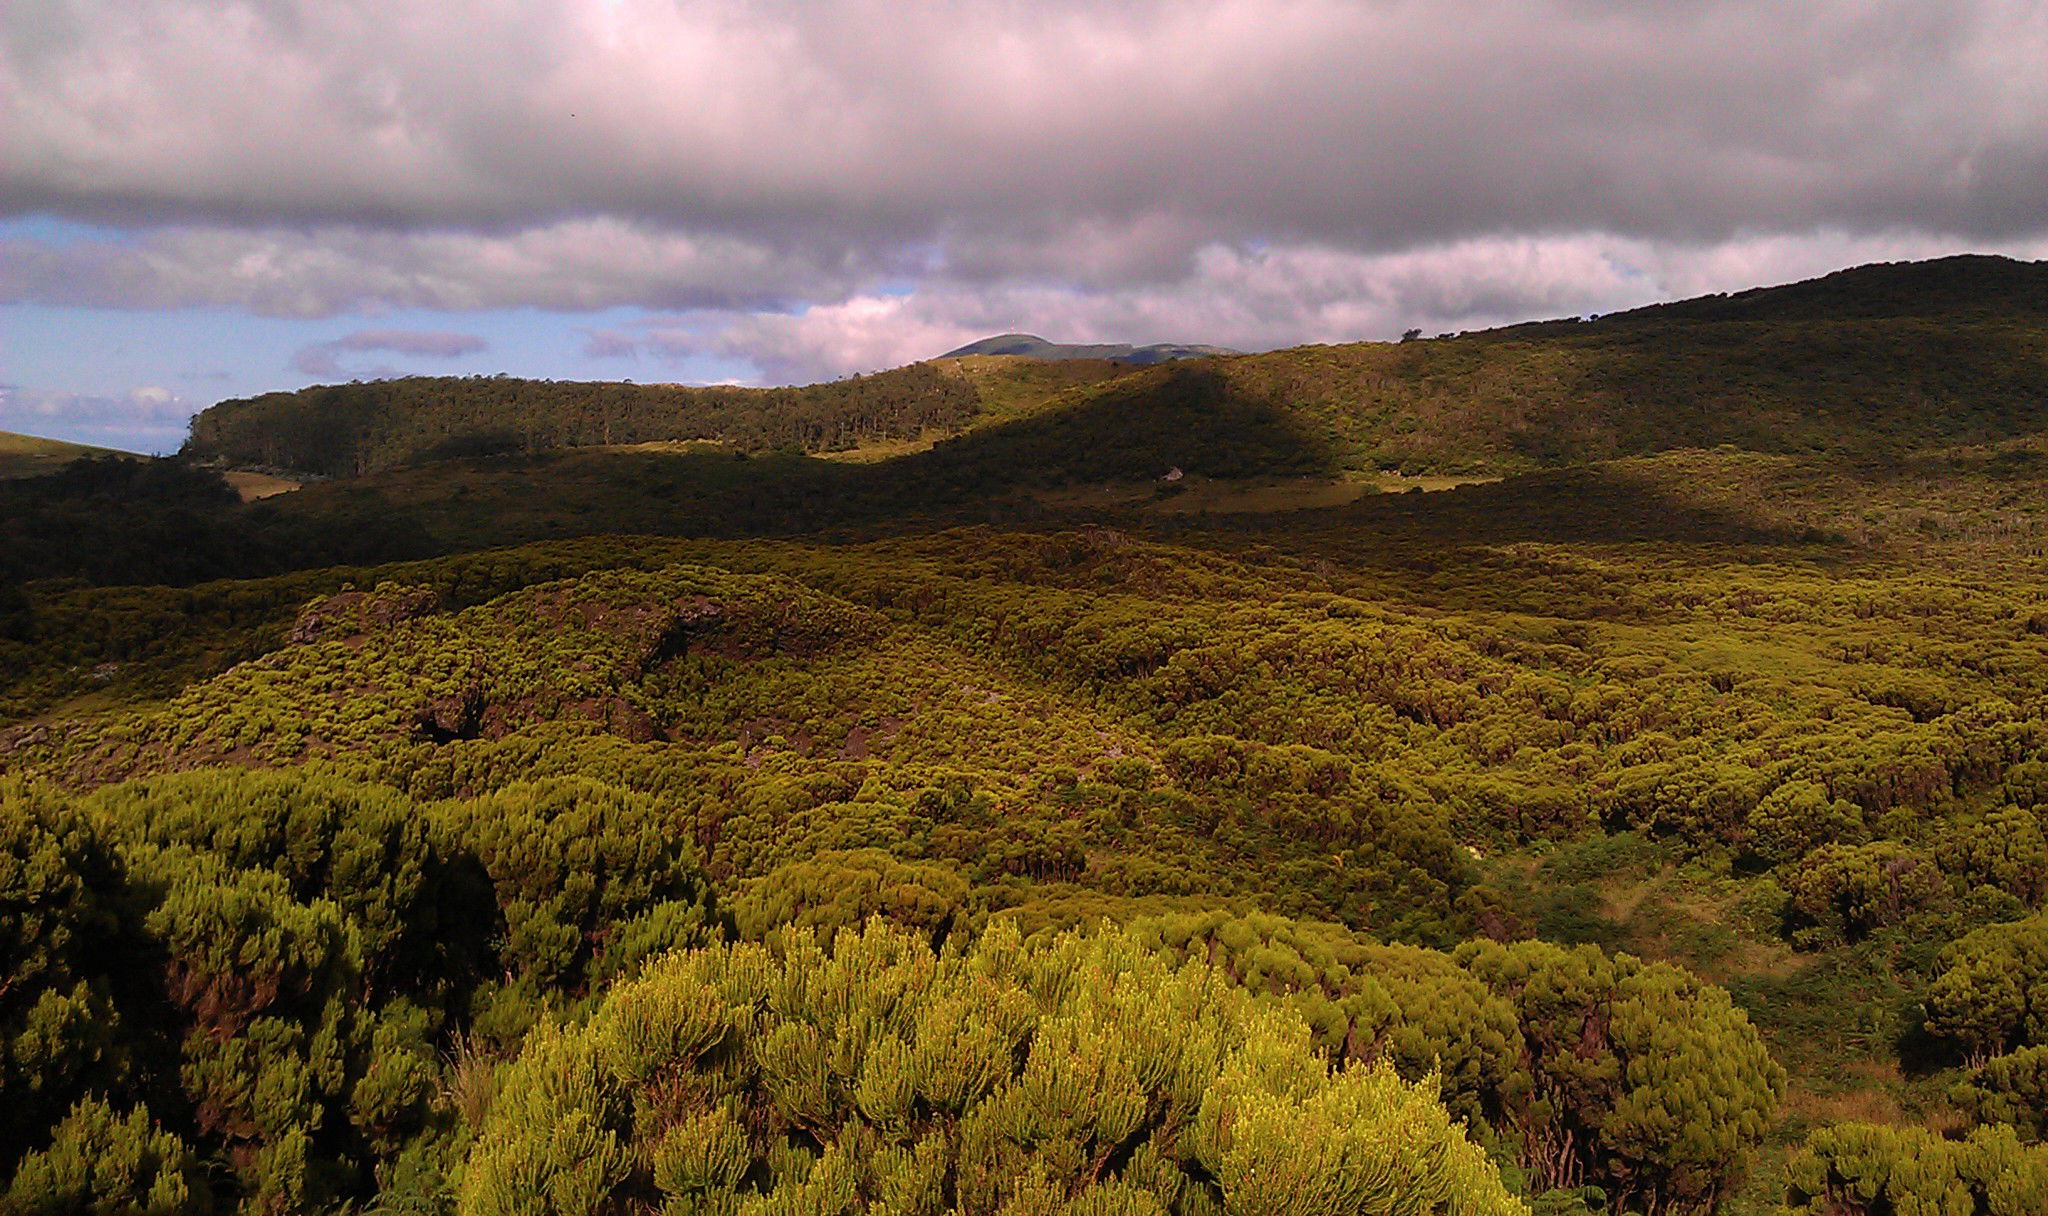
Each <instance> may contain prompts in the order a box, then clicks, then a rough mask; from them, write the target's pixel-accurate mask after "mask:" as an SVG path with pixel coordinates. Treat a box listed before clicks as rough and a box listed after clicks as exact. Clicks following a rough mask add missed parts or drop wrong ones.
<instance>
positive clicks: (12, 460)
mask: <svg viewBox="0 0 2048 1216" xmlns="http://www.w3.org/2000/svg"><path fill="white" fill-rule="evenodd" d="M84 456H125V457H132V456H134V453H132V452H120V451H116V450H114V449H113V448H96V447H91V446H89V445H87V444H83V443H69V442H66V441H65V440H62V439H44V438H41V437H40V436H36V435H17V434H15V433H14V432H12V431H0V480H4V479H8V478H15V477H40V476H42V475H43V474H45V473H54V472H56V471H57V470H58V469H61V468H63V467H64V466H65V465H67V464H70V463H71V462H72V461H74V460H77V459H79V458H81V457H84Z"/></svg>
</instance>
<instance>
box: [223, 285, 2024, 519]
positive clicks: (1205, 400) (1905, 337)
mask: <svg viewBox="0 0 2048 1216" xmlns="http://www.w3.org/2000/svg"><path fill="white" fill-rule="evenodd" d="M2044 299H2048V266H2044V265H2042V264H2039V263H2023V262H2014V261H2010V260H2008V259H2002V258H1952V259H1946V260H1943V261H1938V262H1926V263H1915V264H1906V265H1899V266H1874V267H1865V268H1861V269H1859V270H1855V271H1845V272H1842V273H1840V274H1836V275H1831V276H1829V277H1827V278H1825V279H1819V280H1815V281H1812V282H1809V283H1801V284H1794V285H1792V286H1788V287H1775V288H1764V289H1759V290H1756V291H1751V292H1743V293H1740V294H1738V295H1734V296H1726V297H1720V296H1716V297H1707V298H1704V299H1699V300H1692V301H1686V302H1682V303H1677V304H1670V305H1661V306H1657V307H1653V308H1647V309H1640V310H1637V311H1634V312H1628V313H1619V314H1614V315H1611V316H1608V317H1603V318H1600V319H1599V320H1597V321H1592V322H1552V323H1545V324H1537V325H1525V326H1515V327H1510V328H1507V329H1502V330H1496V331H1490V332H1486V333H1478V334H1469V335H1462V336H1458V337H1447V338H1438V339H1430V340H1423V341H1414V342H1402V343H1358V344H1352V345H1346V346H1327V347H1300V348H1295V349H1291V350H1282V351H1274V352H1271V353H1269V354H1263V355H1245V356H1216V357H1211V358H1205V359H1196V360H1181V361H1174V362H1171V363H1167V364H1163V365H1159V366H1155V367H1151V368H1149V369H1145V370H1142V371H1137V372H1131V371H1130V370H1129V369H1128V368H1125V367H1122V366H1118V365H1112V364H1110V363H1106V362H1101V361H1087V360H1081V361H1071V362H1057V361H1047V360H1031V359H1018V358H999V359H989V358H987V357H986V356H984V357H981V358H978V359H967V360H961V361H941V362H937V363H927V364H914V365H912V366H910V367H906V368H900V369H897V370H896V371H892V372H884V373H881V374H878V375H876V376H871V377H865V378H857V379H855V380H852V381H841V382H835V383H833V384H825V385H813V386H811V387H808V388H801V389H680V388H674V387H663V386H633V385H618V384H552V383H549V384H536V383H533V382H525V381H515V380H508V379H502V378H500V379H481V378H479V379H470V380H447V379H440V380H435V379H410V380H399V381H385V382H377V383H372V384H360V385H339V386H330V387H323V388H314V389H307V390H303V391H301V392H299V393H277V394H269V395H267V396H264V397H259V398H254V399H251V400H247V401H231V402H223V403H221V404H220V405H217V406H214V407H213V408H212V409H210V410H207V411H206V412H204V413H203V414H201V415H200V416H199V417H198V418H197V419H195V420H194V423H193V433H192V438H191V440H190V442H189V443H188V444H187V446H186V451H187V453H188V454H189V455H192V456H195V457H200V458H206V459H223V460H227V461H229V462H236V463H250V464H261V465H268V466H278V467H288V468H296V469H302V470H305V471H308V472H315V473H327V474H342V475H347V474H355V473H363V472H374V471H380V470H386V469H391V468H396V467H401V466H406V465H413V464H418V463H420V462H422V461H427V460H433V459H440V458H446V457H454V456H464V455H483V454H490V453H504V452H520V453H533V452H536V451H541V450H547V449H553V448H559V447H565V446H588V445H593V444H608V443H627V444H630V443H641V442H648V441H661V440H670V441H673V440H688V439H716V440H718V441H720V442H722V443H724V444H726V445H728V446H730V447H732V448H734V449H736V450H740V451H749V452H760V451H766V450H771V449H785V450H801V451H805V452H812V453H819V452H829V451H839V450H845V449H857V448H859V447H862V446H863V445H872V444H882V445H885V446H886V445H888V444H889V443H890V442H891V441H903V440H915V439H924V438H929V437H932V436H946V435H959V434H963V433H966V434H971V435H974V436H976V437H977V439H978V441H979V443H978V446H977V447H976V449H975V450H976V452H977V453H979V454H984V455H985V456H986V457H987V459H988V460H989V461H990V462H992V463H999V464H1001V465H1004V466H1008V467H1028V468H1030V469H1032V470H1034V472H1033V476H1034V477H1035V478H1037V479H1038V480H1040V481H1042V482H1047V481H1086V480H1097V479H1109V478H1124V479H1130V478H1149V477H1156V476H1159V475H1161V474H1163V473H1165V472H1166V471H1167V470H1168V469H1170V468H1173V467H1181V468H1183V469H1184V470H1186V471H1188V472H1200V473H1204V474H1209V475H1215V476H1242V475H1245V474H1246V473H1248V472H1254V471H1258V472H1284V471H1297V472H1307V471H1318V472H1328V473H1336V472H1343V471H1352V472H1372V471H1377V470H1397V471H1400V472H1403V473H1407V474H1499V473H1504V472H1516V471H1525V470H1530V469H1537V468H1547V467H1558V466H1562V465H1570V464H1577V463H1583V462H1586V461H1593V460H1607V459H1613V458H1615V457H1621V456H1637V455H1647V454H1650V453H1654V452H1660V451H1667V450H1671V449H1674V448H1687V447H1711V446H1714V445H1717V444H1723V443H1729V444H1735V445H1737V446H1740V447H1743V448H1747V449H1749V450H1753V451H1761V452H1778V453H1800V452H1827V453H1839V454H1844V455H1851V456H1854V455H1862V454H1873V453H1879V452H1887V451H1889V452H1900V451H1909V450H1912V449H1914V448H1917V447H1923V446H1927V445H1930V444H1945V443H1946V444H1953V443H1985V442H1992V441H1996V440H1999V439H2005V438H2011V437H2014V436H2019V435H2026V434H2031V433H2033V432H2034V431H2036V430H2039V429H2040V428H2041V427H2042V426H2043V425H2044V423H2048V305H2044V304H2043V303H2042V301H2043V300H2044ZM1027 336H1028V335H1027ZM966 364H979V365H980V366H979V367H978V368H977V369H976V370H973V371H971V372H970V371H969V370H968V369H967V368H966V367H965V365H966ZM998 403H1000V406H998ZM1020 416H1022V417H1023V419H1028V420H1022V419H1020ZM892 450H896V449H892ZM959 458H965V457H959Z"/></svg>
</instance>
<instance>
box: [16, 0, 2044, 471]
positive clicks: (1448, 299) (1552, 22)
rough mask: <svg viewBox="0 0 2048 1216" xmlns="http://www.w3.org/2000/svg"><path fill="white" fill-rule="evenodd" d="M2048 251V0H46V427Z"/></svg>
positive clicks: (1599, 301) (1419, 322)
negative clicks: (321, 389)
mask: <svg viewBox="0 0 2048 1216" xmlns="http://www.w3.org/2000/svg"><path fill="white" fill-rule="evenodd" d="M1965 251H1975V252H1993V253H2005V254H2010V255H2012V256H2017V257H2025V258H2037V259H2038V258H2044V257H2048V0H1943V2H1942V3H1939V4H1929V3H1927V2H1926V0H1801V2H1800V3H1797V4H1787V3H1784V0H1657V2H1655V3H1643V2H1642V0H1499V2H1493V0H1344V2H1338V0H1028V2H1027V0H943V2H942V0H716V2H712V0H489V2H487V0H436V2H434V3H428V4H422V3H419V2H418V0H264V2H252V0H241V2H238V0H119V2H118V3H117V2H115V0H7V3H6V4H5V5H4V6H0V430H16V431H25V432H29V433H32V434H41V435H51V436H56V437H60V438H69V439H75V440H79V441H83V442H91V443H101V444H106V445H109V446H116V447H124V448H130V449H133V450H138V451H171V450H174V449H175V448H176V447H177V445H178V444H179V443H180V442H181V441H182V439H183V437H184V434H185V424H186V420H187V419H188V418H189V416H190V415H191V414H192V413H193V412H194V411H195V410H198V409H201V408H203V407H205V406H206V405H209V404H211V403H213V402H214V401H217V400H220V399H223V398H227V397H235V396H246V395H250V394H253V393H258V392H266V391H271V390H275V389H291V388H298V387H301V386H304V385H307V384H312V383H321V382H333V381H342V380H351V379H370V378H376V377H381V376H392V375H413V374H458V375H469V374H495V373H498V372H509V373H511V374H514V375H521V376H539V377H551V378H557V379H571V378H573V379H633V380H638V381H641V382H643V383H644V382H656V381H659V382H670V381H674V382H685V383H713V382H739V383H752V384H775V383H799V382H809V381H815V380H821V379H830V378H833V377H836V376H841V375H846V374H849V373H852V372H856V371H870V370H874V369H878V368H883V367H890V366H896V365H899V364H902V363H906V362H910V361H913V360H916V359H920V358H928V357H930V356H933V355H936V354H939V353H941V352H943V351H945V350H947V349H950V348H952V347H954V346H957V345H961V344H963V343H965V342H968V341H971V340H973V339H975V338H979V337H983V336H986V335H988V334H992V333H1000V332H1005V331H1012V330H1023V331H1028V332H1032V333H1037V334H1040V335H1042V336H1045V337H1048V338H1051V339H1053V340H1055V341H1070V342H1134V343H1148V342H1158V341H1174V342H1201V343H1214V344H1219V345H1224V346H1230V347H1235V348H1238V349H1243V350H1262V349H1271V348H1275V347H1281V346H1291V345H1296V344H1300V343H1307V342H1344V341H1359V340H1368V339H1372V340H1379V339H1387V338H1392V337H1395V336H1397V335H1398V334H1400V333H1401V332H1402V331H1404V330H1406V329H1409V328H1420V329H1423V330H1424V331H1426V332H1430V333H1435V332H1443V331H1456V330H1465V329H1477V328H1482V327H1485V326H1489V325H1494V324H1500V323H1505V322H1511V321H1516V320H1525V319H1532V318H1539V317H1558V316H1571V315H1585V314H1591V313H1601V312H1608V311H1613V310H1615V309H1619V308H1625V307H1631V306H1635V305H1639V304H1644V303H1649V302H1653V301H1656V300H1664V299H1674V298H1682V297H1685V296H1692V295H1699V294H1702V293H1705V292H1711V291H1732V290H1740V289H1742V288H1745V287H1750V286H1755V285H1759V284H1767V283H1779V282H1790V281H1794V280H1797V279H1801V278H1808V277H1812V276H1814V275H1817V274H1822V273H1826V272H1827V271H1830V270H1835V269H1840V268H1842V267H1845V266H1851V265H1858V264H1862V263H1866V262H1872V261H1894V260H1900V259H1909V258H1923V257H1933V256H1940V255H1943V254H1948V253H1957V252H1965Z"/></svg>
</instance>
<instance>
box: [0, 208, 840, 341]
mask: <svg viewBox="0 0 2048 1216" xmlns="http://www.w3.org/2000/svg"><path fill="white" fill-rule="evenodd" d="M852 281H853V278H852V277H850V276H849V274H848V273H847V270H846V267H845V265H844V262H843V259H842V261H841V262H840V263H838V264H834V263H832V262H831V261H830V260H828V259H821V258H820V257H817V256H815V255H813V254H811V253H810V252H809V251H805V250H801V249H797V250H784V251H778V250H774V249H770V248H768V247H767V246H764V245H759V244H754V243H749V242H746V241H741V240H737V239H734V238H730V237H722V236H716V235H710V236H693V235H690V234H686V233H676V232H662V231H658V230H655V229H652V228H649V227H647V226H645V225H642V224H636V223H629V222H626V221H621V220H614V219H603V218H599V219H580V220H563V221H560V222H555V223H548V224H544V225H541V226H539V227H534V228H528V229H521V230H518V231H513V232H505V233H497V232H446V231H434V232H389V231H380V230H375V229H368V228H361V227H340V226H330V227H323V228H315V229H310V230H298V229H281V228H261V229H253V230H248V231H244V230H239V229H235V228H231V227H224V226H219V225H213V226H199V227H194V226H184V225H172V226H167V227H162V228H158V229H154V230H151V231H148V232H146V233H142V234H139V235H136V236H133V237H130V236H125V235H122V234H119V233H106V234H103V235H100V236H97V237H92V238H86V239H64V240H57V239H51V238H48V237H41V236H32V235H27V236H13V237H0V302H4V303H15V304H51V305H60V306H73V307H75V306H85V307H93V308H144V309H156V308H192V307H226V308H237V309H243V310H246V311H248V312H252V313H256V314H258V315H264V316H281V317H328V316H335V315H337V314H342V313H371V314H374V313H376V312H380V311H384V310H386V309H400V308H404V309H438V310H445V311H471V310H482V309H495V308H515V307H537V308H551V309H598V308H605V307H609V306H611V305H614V304H618V303H622V302H625V303H635V304H644V305H646V306H649V307H656V308H705V307H717V308H740V307H758V306H762V305H765V304H771V303H776V302H779V301H784V300H788V299H792V298H798V297H800V296H801V295H803V294H804V293H807V292H819V291H823V292H832V291H835V290H843V289H844V288H845V287H846V286H847V285H848V284H849V283H850V282H852Z"/></svg>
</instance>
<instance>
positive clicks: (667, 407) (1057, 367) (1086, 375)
mask: <svg viewBox="0 0 2048 1216" xmlns="http://www.w3.org/2000/svg"><path fill="white" fill-rule="evenodd" d="M988 362H991V361H986V360H952V361H945V362H933V363H918V364H913V365H911V366H909V367H903V368H898V369H896V370H894V371H887V372H881V373H878V374H876V375H873V376H855V377H852V378H850V379H846V380H838V381H833V382H831V383H829V384H814V385H810V386H808V387H804V388H787V389H751V388H730V387H719V386H714V387H710V388H685V387H683V386H680V385H667V384H647V385H635V384H619V383H576V382H570V381H552V380H547V381H536V380H517V379H513V378H511V377H508V376H472V377H467V378H455V377H408V378H405V379H399V380H377V381H371V382H369V383H366V384H364V383H358V384H343V385H324V386H317V387H314V388H308V389H302V390H300V391H298V392H291V393H266V394H264V395H263V396H260V397H252V398H248V399H245V400H235V401H223V402H221V403H220V404H218V405H215V406H213V407H212V408H210V409H208V410H206V411H204V412H202V413H201V414H200V415H199V416H198V417H196V418H194V419H193V421H192V435H191V438H190V439H189V440H187V442H186V444H185V448H184V454H185V455H186V456H188V457H191V458H194V459H198V460H207V461H219V462H225V463H228V464H242V465H258V466H264V467H269V468H281V469H287V470H292V471H296V472H301V473H313V474H319V475H323V476H356V475H360V474H364V473H375V472H381V471H383V470H386V469H392V468H399V467H404V466H409V465H417V464H423V463H430V462H433V461H437V460H446V459H451V458H457V457H465V456H494V455H506V454H512V453H532V452H536V451H543V450H548V449H553V448H564V447H591V446H615V445H616V446H631V445H635V444H644V443H663V442H678V441H689V440H709V441H714V442H717V443H720V444H723V445H726V446H728V447H731V448H733V449H734V450H737V451H744V452H762V451H771V450H784V449H786V450H793V451H805V452H835V451H844V450H846V449H849V448H855V447H858V446H860V445H862V444H871V443H877V442H889V441H897V440H906V439H910V440H914V439H918V438H920V437H923V436H925V435H927V434H934V433H936V434H951V433H956V432H958V431H961V430H963V429H966V428H967V427H968V426H970V425H971V424H973V422H974V421H976V420H977V419H979V418H983V417H998V418H999V417H1002V416H1003V415H1004V413H1005V412H1006V410H1008V409H1012V408H1014V407H1015V403H1016V402H1017V401H1018V399H1020V398H1022V399H1024V400H1027V401H1029V402H1032V403H1037V402H1041V401H1043V400H1045V399H1047V398H1051V397H1054V396H1056V395H1058V394H1059V393H1061V392H1063V391H1065V390H1068V389H1071V388H1074V387H1076V386H1085V385H1088V384H1093V383H1096V382H1098V381H1102V380H1105V379H1110V378H1113V377H1115V376H1118V375H1121V374H1123V372H1124V371H1125V370H1126V369H1125V368H1122V367H1120V366H1117V365H1113V364H1110V363H1108V362H1105V361H1101V360H1081V361H1073V362H1067V363H1060V364H1046V363H1038V362H1031V361H1025V360H996V361H993V362H994V363H995V364H997V366H994V367H989V366H974V367H969V366H964V364H985V363H988Z"/></svg>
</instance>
